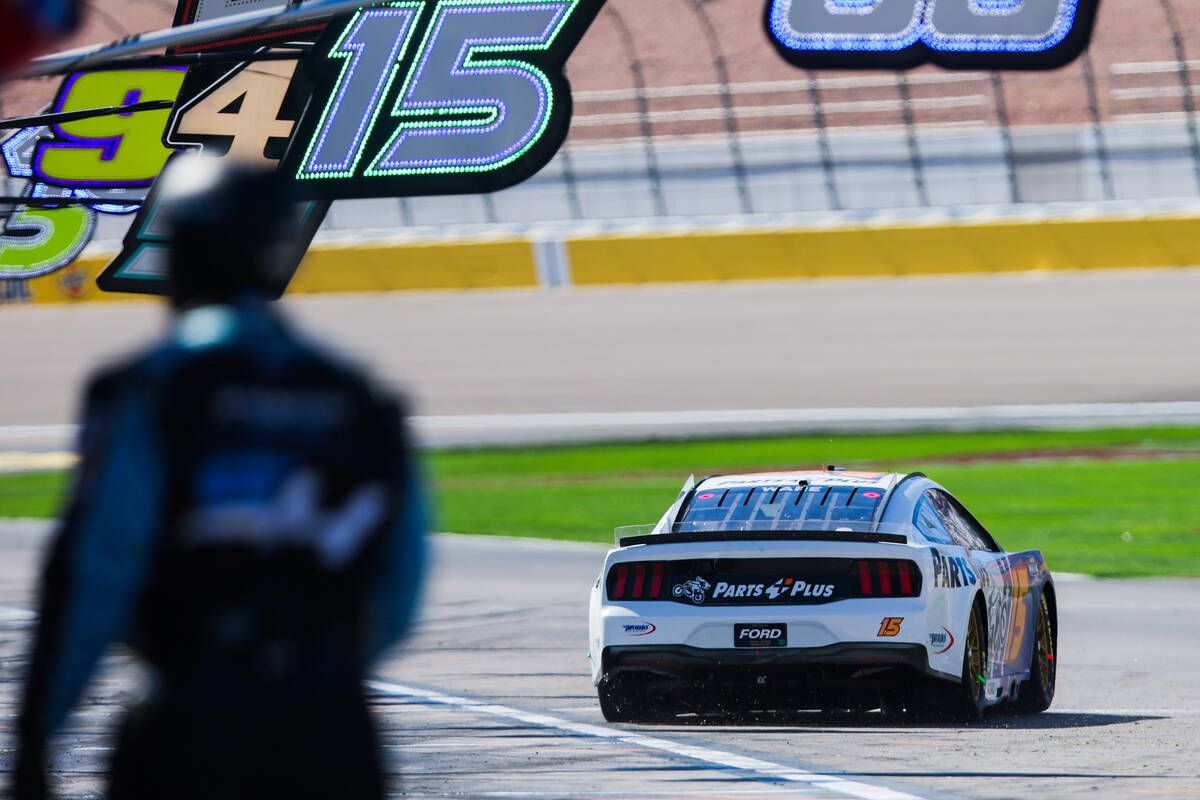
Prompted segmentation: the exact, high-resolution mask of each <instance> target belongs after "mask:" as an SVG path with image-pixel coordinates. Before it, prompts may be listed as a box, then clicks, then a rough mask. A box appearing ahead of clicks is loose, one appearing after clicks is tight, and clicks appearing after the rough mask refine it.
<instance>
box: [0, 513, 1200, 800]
mask: <svg viewBox="0 0 1200 800" xmlns="http://www.w3.org/2000/svg"><path fill="white" fill-rule="evenodd" d="M47 527H48V526H47V525H46V524H45V523H21V522H0V681H2V682H0V724H2V725H4V726H5V727H7V728H8V729H9V730H11V729H12V725H13V723H14V717H13V714H14V705H13V704H14V700H15V697H16V691H17V686H18V684H17V679H18V676H19V674H20V673H21V671H22V666H23V663H24V653H25V652H26V649H27V648H28V645H29V637H30V631H31V627H30V626H31V617H32V614H31V612H30V611H29V607H30V588H31V580H32V575H33V574H34V571H35V564H36V561H37V552H38V549H39V548H40V547H41V545H42V543H43V541H44V539H45V535H46V530H47ZM603 553H604V548H603V547H602V546H596V545H587V544H577V543H553V542H531V541H526V540H503V539H490V538H484V537H465V536H453V535H443V536H437V537H434V543H433V554H434V558H433V569H432V575H431V579H430V582H429V587H430V591H429V592H428V596H427V599H426V604H425V607H424V611H423V614H422V617H421V621H420V623H419V625H418V627H417V632H416V635H415V636H414V637H413V638H412V639H411V640H409V642H408V643H407V645H406V646H405V647H404V649H403V652H402V653H401V655H400V656H399V657H398V658H395V659H392V660H391V661H389V662H387V663H386V664H384V665H383V666H382V667H381V669H380V670H379V671H378V679H377V681H375V682H374V683H373V684H372V686H373V688H374V691H375V699H374V706H375V709H376V711H377V712H378V714H379V718H380V720H381V723H382V726H383V740H384V742H385V745H386V754H387V759H388V766H389V768H390V769H391V770H392V771H393V772H394V773H396V774H397V775H399V776H401V778H400V779H401V780H402V787H403V796H406V797H417V798H426V797H429V798H433V797H436V798H468V797H480V798H501V797H503V798H530V800H541V799H542V798H704V799H705V800H708V798H715V797H721V798H733V797H750V798H754V797H803V798H870V799H871V800H889V799H890V800H904V799H905V798H912V797H918V798H943V797H970V798H1042V797H1054V798H1075V797H1088V798H1095V797H1106V798H1107V797H1113V798H1128V797H1139V796H1154V797H1168V798H1169V797H1191V796H1195V795H1196V794H1200V776H1198V775H1197V772H1200V768H1198V766H1197V762H1196V757H1195V754H1196V751H1195V742H1196V741H1197V740H1198V739H1200V682H1197V681H1196V680H1195V678H1194V676H1193V673H1192V669H1191V666H1190V665H1191V664H1194V663H1196V662H1197V660H1198V659H1200V635H1198V634H1200V623H1198V622H1197V620H1198V619H1200V615H1198V613H1197V612H1200V581H1194V580H1153V581H1125V580H1123V581H1109V580H1104V581H1101V580H1096V581H1082V582H1076V581H1072V582H1063V583H1061V584H1059V587H1058V588H1059V604H1060V616H1061V630H1062V636H1061V646H1060V650H1059V664H1060V673H1059V690H1058V697H1057V699H1056V701H1055V703H1054V706H1052V708H1051V710H1050V711H1049V712H1047V713H1045V714H1041V715H1038V716H1029V717H1018V716H1006V715H997V714H992V715H989V716H987V717H985V720H984V721H983V722H982V723H980V724H976V725H972V726H968V727H960V726H950V725H947V726H934V727H926V726H919V727H918V726H900V725H894V724H887V723H886V722H885V721H884V720H883V719H882V718H880V717H879V715H877V714H867V715H859V716H844V717H821V716H815V715H814V716H811V717H807V716H806V717H799V718H794V719H790V720H776V721H773V722H772V723H771V724H767V725H762V726H756V727H729V726H711V725H710V726H700V725H671V726H665V725H664V726H630V725H609V724H607V723H605V722H604V721H603V719H602V717H601V715H600V710H599V707H598V705H597V703H596V699H595V694H594V691H593V689H592V686H591V681H590V677H589V673H588V663H587V656H586V649H587V648H586V629H587V592H588V588H589V586H590V585H591V582H592V581H593V580H594V579H595V577H596V575H597V572H598V570H599V566H600V564H601V561H602V558H603ZM133 687H134V680H133V671H132V670H131V669H130V667H129V666H128V663H127V662H126V661H125V660H123V659H121V658H114V659H111V660H110V662H109V665H108V667H107V669H106V670H105V672H104V675H103V677H102V678H101V679H100V680H98V681H96V682H95V683H94V684H93V687H92V689H91V690H90V691H89V693H88V696H87V699H86V700H85V702H84V703H83V704H82V707H81V710H80V713H78V714H77V715H76V716H75V717H74V718H73V721H72V723H71V726H70V729H69V730H68V732H67V733H66V734H65V735H64V736H63V737H62V739H61V744H60V745H59V746H58V748H57V754H58V765H59V769H61V770H62V771H63V773H64V777H63V780H62V783H61V786H62V788H63V791H64V793H65V796H67V797H84V796H87V795H89V794H90V793H93V792H95V791H97V790H98V789H99V786H100V775H101V771H102V769H103V764H104V763H105V760H106V759H107V757H108V750H107V739H106V737H105V732H106V731H108V730H110V729H111V727H112V725H113V724H114V723H115V721H116V719H117V716H116V712H117V709H118V707H119V706H120V705H121V704H123V703H125V702H127V701H128V699H129V697H130V693H131V691H132V689H133ZM7 745H8V742H7V741H5V746H6V747H7ZM10 766H11V753H10V752H9V751H7V750H4V751H0V770H7V769H9V768H10ZM396 796H400V790H399V789H397V792H396Z"/></svg>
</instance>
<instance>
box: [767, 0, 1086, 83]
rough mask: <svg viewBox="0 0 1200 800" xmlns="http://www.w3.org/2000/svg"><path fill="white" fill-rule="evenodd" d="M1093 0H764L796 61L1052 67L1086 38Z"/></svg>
mask: <svg viewBox="0 0 1200 800" xmlns="http://www.w3.org/2000/svg"><path fill="white" fill-rule="evenodd" d="M1098 6H1099V0H769V2H768V3H767V8H766V19H765V21H766V27H767V31H768V35H769V36H770V37H771V40H772V42H773V43H774V44H775V46H776V48H777V49H778V50H779V52H780V53H781V54H782V55H783V57H784V58H786V59H787V60H788V61H790V62H791V63H793V64H795V65H796V66H798V67H804V68H814V67H838V68H851V69H854V68H859V69H872V68H893V69H895V68H907V67H915V66H918V65H920V64H924V63H927V62H932V63H934V64H937V65H939V66H942V67H947V68H951V69H954V68H960V69H1054V68H1057V67H1061V66H1063V65H1064V64H1067V63H1069V62H1071V61H1073V60H1074V59H1075V58H1076V57H1077V56H1079V54H1080V53H1082V52H1083V51H1084V50H1085V49H1086V48H1087V45H1088V42H1089V41H1090V39H1091V35H1092V27H1093V24H1094V22H1095V18H1096V9H1097V7H1098Z"/></svg>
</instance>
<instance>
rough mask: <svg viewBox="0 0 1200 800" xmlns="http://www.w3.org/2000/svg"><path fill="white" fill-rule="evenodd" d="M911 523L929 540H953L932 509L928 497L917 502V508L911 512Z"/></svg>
mask: <svg viewBox="0 0 1200 800" xmlns="http://www.w3.org/2000/svg"><path fill="white" fill-rule="evenodd" d="M913 525H915V526H917V530H919V531H920V532H921V535H922V536H924V537H925V538H926V539H928V540H929V541H931V542H936V543H938V544H954V540H953V539H951V538H950V533H949V532H948V531H947V530H946V528H945V526H944V525H942V521H941V520H940V519H938V516H937V514H935V513H934V511H933V504H932V503H930V502H929V498H928V497H922V498H921V500H920V502H918V503H917V508H916V510H915V511H914V512H913Z"/></svg>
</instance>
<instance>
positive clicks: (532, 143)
mask: <svg viewBox="0 0 1200 800" xmlns="http://www.w3.org/2000/svg"><path fill="white" fill-rule="evenodd" d="M561 1H562V0H560V2H561ZM566 2H568V3H569V5H568V7H567V10H566V12H565V13H564V14H563V15H562V18H561V19H560V20H559V21H558V25H557V26H555V28H554V31H553V32H551V34H550V36H548V37H547V38H546V40H545V41H544V42H542V43H541V44H536V45H531V44H517V45H474V46H472V47H471V48H470V49H469V50H467V54H466V56H465V57H464V58H463V60H462V62H461V66H462V67H464V68H468V67H512V68H514V69H518V70H521V71H522V72H526V73H529V74H532V75H533V76H534V77H535V78H536V79H537V80H539V81H541V83H542V86H543V87H544V88H545V91H546V113H545V114H543V115H542V120H541V124H540V126H539V127H538V130H537V133H535V134H534V135H533V136H532V137H530V139H529V141H528V142H526V144H525V146H524V147H522V148H521V149H520V150H518V151H517V152H516V153H513V154H512V155H509V156H507V157H506V158H504V159H501V160H500V161H495V162H492V163H490V164H482V165H465V166H464V165H460V166H443V167H416V168H405V169H379V168H378V165H379V162H380V161H381V160H382V159H383V158H384V157H385V156H386V155H387V154H388V153H389V152H391V150H392V146H393V145H394V144H395V143H396V140H397V139H398V138H400V136H401V135H402V134H403V133H404V132H405V131H406V130H408V129H410V128H455V127H459V128H474V127H484V126H486V125H490V124H491V123H492V122H493V121H494V120H495V119H496V117H497V116H498V115H499V109H498V108H496V107H495V106H458V107H451V108H446V109H444V110H443V109H441V108H439V109H438V110H437V113H438V114H445V115H450V114H455V115H458V114H489V112H490V114H489V116H487V117H486V118H483V119H480V118H478V117H477V118H474V119H469V120H440V119H439V120H436V121H428V122H403V121H401V122H400V123H399V124H398V125H397V127H396V130H395V131H394V132H393V133H392V135H391V136H390V137H388V140H387V143H386V144H385V145H384V146H383V148H382V149H381V150H380V151H379V155H377V156H376V157H375V159H374V160H373V161H372V162H371V164H370V165H369V166H368V167H367V168H366V169H365V170H363V177H366V178H375V177H397V176H402V175H454V174H462V173H470V172H492V171H494V170H498V169H503V168H504V167H506V166H508V165H509V164H511V163H513V162H514V161H518V160H520V159H521V158H523V157H524V156H525V154H526V153H528V152H529V151H530V150H531V149H533V148H534V147H536V146H537V144H538V142H540V141H541V139H542V136H543V135H545V133H546V129H547V128H548V127H549V126H550V120H551V119H553V117H554V106H555V100H556V98H555V95H554V85H553V83H552V82H551V80H550V78H549V77H548V76H547V75H546V73H545V72H543V71H542V70H541V69H539V68H538V67H537V65H535V64H530V63H529V62H528V61H521V60H519V59H493V60H479V61H477V60H475V55H476V53H511V52H539V51H546V50H549V49H550V48H551V47H552V46H553V45H554V42H555V41H556V40H557V39H558V37H559V34H561V33H562V30H563V28H565V27H566V26H567V24H568V23H569V22H570V21H571V19H572V18H573V17H574V15H575V12H576V11H578V10H579V4H580V0H566ZM536 3H537V0H438V4H437V6H436V7H435V8H434V10H433V15H432V16H431V17H430V22H429V23H428V24H427V25H426V26H425V36H424V38H423V39H422V41H421V47H420V48H419V49H418V50H417V52H416V55H415V56H414V57H413V63H412V66H411V67H410V68H409V71H408V75H407V76H406V77H405V79H404V84H403V86H402V87H401V89H400V94H399V95H398V96H397V98H396V100H395V102H394V103H393V104H392V110H391V112H390V115H391V117H392V118H399V119H401V120H403V118H404V117H411V116H422V117H428V116H429V111H426V110H422V111H407V110H405V109H403V108H401V106H402V105H403V103H404V97H405V96H406V95H407V94H408V87H409V84H410V83H411V81H412V79H413V76H414V74H415V73H416V71H417V67H418V65H419V64H420V62H421V57H422V56H424V54H425V50H426V48H427V47H428V46H429V37H430V34H431V33H432V32H433V24H432V23H433V20H436V19H438V17H439V15H440V14H441V12H442V9H443V8H446V7H447V6H484V5H536ZM367 138H368V139H369V138H370V135H369V133H368V137H367Z"/></svg>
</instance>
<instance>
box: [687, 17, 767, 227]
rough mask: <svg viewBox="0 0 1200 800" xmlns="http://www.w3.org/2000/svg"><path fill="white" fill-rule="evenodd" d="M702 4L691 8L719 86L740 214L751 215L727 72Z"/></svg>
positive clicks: (743, 162)
mask: <svg viewBox="0 0 1200 800" xmlns="http://www.w3.org/2000/svg"><path fill="white" fill-rule="evenodd" d="M704 3H705V0H692V8H693V10H695V12H696V18H697V19H699V20H700V26H701V28H703V29H704V36H705V38H706V39H707V40H708V48H709V50H710V51H711V53H712V58H713V66H714V67H715V68H716V70H717V80H718V81H719V82H720V84H721V107H722V108H723V109H724V111H725V131H726V133H728V134H729V154H730V157H731V158H732V159H733V174H734V178H735V180H736V181H737V189H738V198H739V199H740V200H741V205H742V213H743V214H753V213H754V204H753V203H752V202H751V199H750V187H749V186H748V185H747V183H746V159H745V156H744V155H743V154H742V145H741V141H740V138H739V135H738V129H737V120H736V119H734V115H733V98H732V97H731V96H730V94H729V71H728V69H727V68H726V66H725V55H724V53H723V52H722V50H721V43H720V41H719V39H718V38H717V31H716V28H714V27H713V24H712V20H711V19H709V17H708V12H707V11H706V10H705V9H704Z"/></svg>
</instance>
